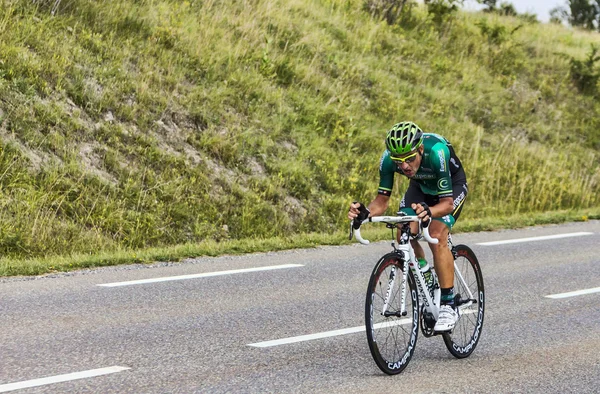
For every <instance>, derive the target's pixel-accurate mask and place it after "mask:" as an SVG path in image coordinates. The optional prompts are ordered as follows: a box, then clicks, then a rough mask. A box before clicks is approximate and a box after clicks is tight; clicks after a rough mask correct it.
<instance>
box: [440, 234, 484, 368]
mask: <svg viewBox="0 0 600 394" xmlns="http://www.w3.org/2000/svg"><path fill="white" fill-rule="evenodd" d="M454 252H455V254H454V255H455V256H456V259H455V260H454V267H455V269H454V294H456V296H455V305H456V306H457V308H458V311H459V316H460V318H459V319H458V322H457V323H456V326H455V327H454V329H453V330H452V332H451V333H448V334H443V338H444V343H445V344H446V347H447V348H448V351H449V352H450V353H452V355H453V356H454V357H456V358H465V357H469V356H470V355H471V353H473V351H474V350H475V347H476V346H477V343H478V342H479V338H480V337H481V328H482V326H483V315H484V312H485V293H484V288H483V276H482V274H481V268H480V266H479V261H477V257H476V256H475V253H473V251H472V250H471V249H470V248H469V247H468V246H465V245H457V246H456V248H455V249H454ZM461 276H462V280H461ZM467 289H468V291H467ZM469 294H471V296H470V295H469Z"/></svg>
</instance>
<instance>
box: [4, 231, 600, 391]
mask: <svg viewBox="0 0 600 394" xmlns="http://www.w3.org/2000/svg"><path fill="white" fill-rule="evenodd" d="M581 232H586V233H591V234H581V235H577V236H572V237H567V238H556V239H545V240H539V239H538V240H530V241H527V242H519V243H508V244H503V245H478V244H479V243H482V242H489V241H498V240H510V239H522V238H531V237H540V236H547V235H555V234H573V233H581ZM363 235H364V236H365V237H367V238H368V231H367V230H366V229H365V230H364V231H363ZM454 241H455V244H458V243H465V244H467V245H469V246H471V247H472V249H473V250H474V251H475V253H476V254H477V256H478V258H479V260H480V263H481V267H482V271H483V274H484V281H485V288H486V298H487V305H486V315H485V321H484V324H483V332H482V337H481V340H480V342H479V345H478V347H477V349H476V350H475V352H474V353H473V354H472V355H471V357H469V358H467V359H463V360H458V359H455V358H454V357H452V356H451V355H450V353H448V351H447V350H446V348H445V346H444V344H443V341H442V339H441V338H440V337H433V338H425V337H423V336H419V340H418V343H417V349H416V351H415V354H414V356H413V359H412V361H411V363H410V364H409V366H408V367H407V369H406V370H405V371H404V372H403V373H401V374H400V375H396V376H392V377H390V376H387V375H384V374H383V373H381V372H380V371H379V369H378V368H377V366H376V365H375V363H374V362H373V360H372V358H371V355H370V353H369V348H368V345H367V342H366V335H365V334H364V331H363V332H354V333H346V334H344V335H333V336H329V337H326V338H320V339H310V340H304V341H300V342H295V343H282V344H278V345H274V346H270V347H256V346H250V345H252V344H260V343H263V342H265V341H273V340H282V339H283V340H284V339H287V338H295V337H298V336H303V335H309V334H318V333H324V332H330V331H334V330H342V329H348V328H355V327H356V330H360V327H362V326H363V325H364V298H365V292H366V287H367V283H368V278H369V275H370V273H371V270H372V268H373V265H374V264H375V262H376V260H377V258H378V257H379V256H381V255H382V254H383V253H385V252H387V251H389V250H391V247H390V245H389V243H388V242H381V243H374V244H371V245H369V246H363V245H358V244H355V245H352V246H340V247H322V248H316V249H307V250H295V251H287V252H278V253H261V254H252V255H247V256H225V257H219V258H201V259H194V260H188V261H185V262H183V263H178V264H166V263H162V264H161V263H158V264H155V265H152V266H140V265H135V266H126V267H115V268H102V269H97V270H85V271H78V272H75V273H70V274H61V275H50V276H44V277H27V278H0V392H6V391H8V390H13V389H15V391H11V392H15V393H16V392H19V393H42V392H51V393H55V392H76V393H129V392H130V393H195V392H210V393H213V392H214V393H226V392H230V393H258V392H260V393H263V392H271V393H288V392H289V393H291V392H293V393H315V392H319V393H342V392H343V393H367V392H369V393H370V392H377V391H385V392H411V393H421V392H423V393H430V392H436V393H440V392H446V393H467V392H468V393H484V392H489V393H502V392H506V393H508V392H510V393H518V392H522V393H528V392H533V393H537V392H539V393H549V392H550V393H559V392H560V393H565V392H568V393H598V392H600V308H599V305H600V292H598V290H600V257H599V256H600V253H599V252H600V222H599V221H589V222H584V223H583V222H582V223H572V224H565V225H556V226H544V227H535V228H528V229H522V230H510V231H501V232H481V233H468V234H456V235H455V236H454ZM282 265H285V266H284V267H280V266H282ZM258 267H262V268H263V269H264V270H261V271H253V270H252V269H255V268H258ZM273 267H275V268H277V269H273ZM245 269H248V270H249V271H246V272H239V270H245ZM231 270H236V271H234V272H230V273H224V271H231ZM236 272H237V273H236ZM183 275H194V276H192V277H179V278H172V277H174V276H183ZM156 278H171V279H177V280H168V281H166V280H165V281H151V282H143V283H139V282H134V283H121V285H113V286H112V287H111V286H105V285H107V284H115V283H119V282H126V281H138V280H145V279H150V280H152V279H154V280H156ZM585 289H595V291H594V290H590V292H589V293H587V294H579V295H573V296H571V297H566V298H548V297H547V296H548V295H555V294H562V293H567V292H573V291H578V290H585ZM109 367H115V368H113V369H106V368H109ZM90 371H92V372H90ZM78 372H81V373H82V374H81V375H71V374H73V373H78ZM94 372H96V373H97V374H98V375H99V376H91V375H94ZM42 378H47V380H44V381H40V380H36V379H42ZM74 378H78V379H75V380H73V379H74ZM57 381H59V382H57ZM33 385H37V386H35V387H29V388H27V386H33Z"/></svg>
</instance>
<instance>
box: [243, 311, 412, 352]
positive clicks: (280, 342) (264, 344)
mask: <svg viewBox="0 0 600 394" xmlns="http://www.w3.org/2000/svg"><path fill="white" fill-rule="evenodd" d="M411 322H412V319H408V318H407V319H401V320H394V321H393V322H391V323H378V324H376V325H375V328H382V327H383V325H384V324H385V325H386V327H390V326H399V325H401V324H410V323H411ZM361 331H365V326H359V327H350V328H343V329H341V330H333V331H325V332H319V333H316V334H309V335H300V336H298V337H290V338H283V339H276V340H273V341H265V342H257V343H251V344H249V345H248V346H254V347H271V346H279V345H287V344H290V343H296V342H304V341H312V340H313V339H321V338H329V337H336V336H339V335H345V334H353V333H355V332H361Z"/></svg>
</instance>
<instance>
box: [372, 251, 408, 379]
mask: <svg viewBox="0 0 600 394" xmlns="http://www.w3.org/2000/svg"><path fill="white" fill-rule="evenodd" d="M402 267H403V261H402V257H401V256H400V255H398V254H397V253H393V252H392V253H388V254H386V255H385V256H383V257H382V258H381V259H380V260H379V261H378V262H377V264H376V265H375V268H374V269H373V272H372V274H371V277H370V279H369V287H368V289H367V297H366V302H365V325H366V332H367V341H368V343H369V349H370V350H371V355H372V356H373V359H374V360H375V363H376V364H377V366H378V367H379V369H381V370H382V371H383V372H385V373H386V374H388V375H395V374H398V373H400V372H402V371H403V370H404V369H405V368H406V366H407V365H408V363H409V362H410V359H411V358H412V356H413V353H414V351H415V347H416V345H417V338H418V333H419V301H418V296H417V288H416V285H415V280H414V278H413V276H412V273H411V272H409V274H408V285H409V286H408V289H407V293H406V316H400V310H401V309H400V308H401V306H400V304H401V291H400V290H401V283H402ZM393 269H394V271H395V273H396V275H397V279H399V280H396V281H395V283H394V286H393V288H392V289H391V291H389V302H388V309H387V311H388V316H383V314H382V313H381V312H382V310H383V305H384V299H385V297H386V294H387V293H388V286H389V282H390V276H391V273H392V270H393ZM390 313H391V314H392V315H389V314H390Z"/></svg>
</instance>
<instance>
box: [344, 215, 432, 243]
mask: <svg viewBox="0 0 600 394" xmlns="http://www.w3.org/2000/svg"><path fill="white" fill-rule="evenodd" d="M367 222H372V223H379V222H385V223H406V222H418V223H419V227H421V228H422V229H423V238H424V239H425V241H427V242H429V243H430V244H437V243H438V242H439V240H438V239H437V238H432V237H431V236H430V235H429V223H431V219H429V221H427V222H426V224H421V218H419V217H418V216H414V215H407V216H373V217H370V218H367V219H365V220H363V221H362V222H361V223H360V224H361V226H362V225H363V224H365V223H367ZM350 228H351V231H352V224H351V225H350ZM353 232H354V236H355V237H356V240H357V241H358V242H360V243H361V244H363V245H368V244H369V243H370V242H369V240H367V239H364V238H363V237H362V236H361V235H360V227H359V228H357V229H354V231H353ZM350 237H351V238H352V233H351V234H350Z"/></svg>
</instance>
